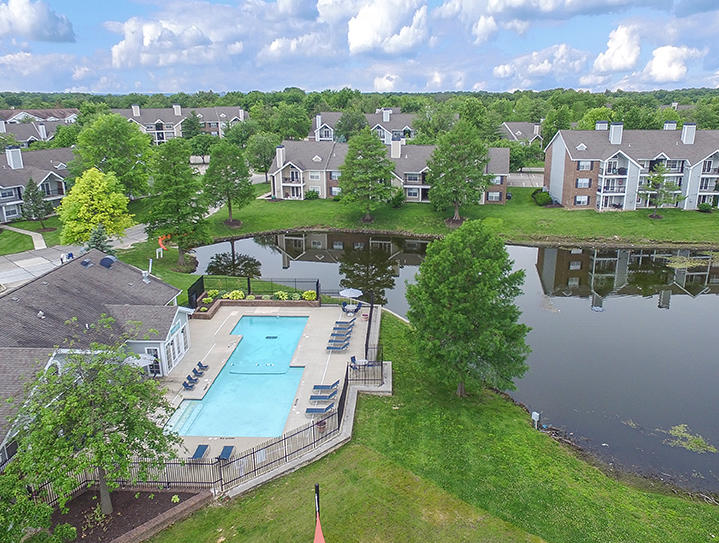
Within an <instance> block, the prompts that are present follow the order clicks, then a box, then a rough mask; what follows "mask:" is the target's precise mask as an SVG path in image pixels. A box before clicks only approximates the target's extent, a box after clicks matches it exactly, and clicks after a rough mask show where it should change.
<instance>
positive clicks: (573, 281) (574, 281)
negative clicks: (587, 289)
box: [567, 277, 579, 288]
mask: <svg viewBox="0 0 719 543" xmlns="http://www.w3.org/2000/svg"><path fill="white" fill-rule="evenodd" d="M567 286H568V287H569V288H577V287H578V286H579V277H570V278H569V279H567Z"/></svg>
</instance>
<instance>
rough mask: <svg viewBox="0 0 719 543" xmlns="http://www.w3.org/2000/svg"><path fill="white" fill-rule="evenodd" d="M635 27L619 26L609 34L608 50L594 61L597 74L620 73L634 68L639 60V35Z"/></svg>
mask: <svg viewBox="0 0 719 543" xmlns="http://www.w3.org/2000/svg"><path fill="white" fill-rule="evenodd" d="M638 30H639V29H638V28H637V27H636V26H634V25H619V26H618V27H617V28H615V29H614V30H612V31H611V32H610V33H609V40H608V41H607V50H606V51H604V52H602V53H599V55H598V56H597V58H596V59H595V60H594V70H595V71H597V72H618V71H623V70H630V69H631V68H634V66H635V65H636V63H637V60H639V52H640V48H639V33H638Z"/></svg>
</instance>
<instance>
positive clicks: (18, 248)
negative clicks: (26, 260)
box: [0, 225, 34, 255]
mask: <svg viewBox="0 0 719 543" xmlns="http://www.w3.org/2000/svg"><path fill="white" fill-rule="evenodd" d="M13 226H14V225H13ZM33 247H34V245H33V243H32V238H31V237H30V236H27V235H25V234H18V233H17V232H11V231H10V230H5V229H4V228H0V255H11V254H13V253H20V252H22V251H29V250H31V249H32V248H33Z"/></svg>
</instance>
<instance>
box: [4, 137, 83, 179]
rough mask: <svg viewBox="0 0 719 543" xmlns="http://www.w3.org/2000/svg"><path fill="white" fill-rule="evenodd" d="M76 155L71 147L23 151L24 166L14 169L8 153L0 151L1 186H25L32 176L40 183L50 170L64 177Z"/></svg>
mask: <svg viewBox="0 0 719 543" xmlns="http://www.w3.org/2000/svg"><path fill="white" fill-rule="evenodd" d="M74 157H75V156H74V154H73V151H72V149H70V148H69V147H60V148H58V149H40V150H37V151H23V153H22V162H23V167H22V168H19V169H17V170H13V169H12V168H11V167H10V166H9V165H8V162H7V155H6V154H5V153H2V152H0V187H19V186H23V187H24V186H25V185H27V182H28V180H29V179H30V178H32V179H33V181H35V182H36V183H40V182H41V181H42V180H43V179H45V178H46V177H47V175H48V174H49V173H50V172H52V173H54V174H57V175H59V176H60V177H62V178H63V179H64V178H65V177H66V176H67V174H68V171H67V163H68V162H70V161H71V160H72V159H73V158H74Z"/></svg>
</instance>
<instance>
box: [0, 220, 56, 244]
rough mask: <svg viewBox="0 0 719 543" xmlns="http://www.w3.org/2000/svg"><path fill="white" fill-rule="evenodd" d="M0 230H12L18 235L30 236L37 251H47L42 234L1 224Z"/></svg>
mask: <svg viewBox="0 0 719 543" xmlns="http://www.w3.org/2000/svg"><path fill="white" fill-rule="evenodd" d="M0 228H4V229H5V230H10V231H11V232H17V233H18V234H25V235H26V236H30V237H31V238H32V244H33V246H34V247H35V249H47V245H45V238H43V237H42V234H41V233H40V232H31V231H30V230H21V229H20V228H15V227H14V226H8V225H7V224H0Z"/></svg>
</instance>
